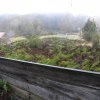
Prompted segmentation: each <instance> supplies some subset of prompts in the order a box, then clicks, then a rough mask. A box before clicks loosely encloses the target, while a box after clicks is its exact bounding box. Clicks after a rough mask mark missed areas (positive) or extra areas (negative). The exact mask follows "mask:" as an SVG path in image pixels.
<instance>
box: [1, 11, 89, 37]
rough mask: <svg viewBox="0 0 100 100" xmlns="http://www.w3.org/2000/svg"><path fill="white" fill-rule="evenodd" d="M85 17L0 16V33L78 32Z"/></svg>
mask: <svg viewBox="0 0 100 100" xmlns="http://www.w3.org/2000/svg"><path fill="white" fill-rule="evenodd" d="M87 18H88V17H87V16H82V15H79V16H73V15H72V14H69V13H67V14H49V15H44V14H40V15H39V14H38V15H36V14H31V15H2V16H0V31H1V32H2V31H3V32H7V33H9V32H13V33H14V34H15V35H21V36H22V35H27V34H29V35H32V34H65V33H72V32H74V33H75V32H79V31H80V30H81V28H82V27H83V26H84V24H85V22H86V21H87Z"/></svg>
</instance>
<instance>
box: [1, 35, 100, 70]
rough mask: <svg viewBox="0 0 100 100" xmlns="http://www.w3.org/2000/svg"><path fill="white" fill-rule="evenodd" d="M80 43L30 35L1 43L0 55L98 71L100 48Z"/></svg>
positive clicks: (99, 66) (99, 68)
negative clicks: (8, 42)
mask: <svg viewBox="0 0 100 100" xmlns="http://www.w3.org/2000/svg"><path fill="white" fill-rule="evenodd" d="M79 43H80V44H79ZM82 43H84V41H79V40H68V39H59V38H49V39H39V38H38V37H37V36H31V37H30V38H29V37H28V39H27V40H22V41H16V42H14V43H12V44H6V45H4V44H3V45H1V46H0V55H1V56H4V57H8V58H14V59H20V60H27V61H34V62H39V63H43V64H49V65H55V66H62V67H67V68H77V69H83V70H92V71H100V49H99V48H98V50H97V49H96V48H95V47H89V46H86V45H85V46H84V45H83V46H82V45H81V44H82ZM77 44H78V45H77Z"/></svg>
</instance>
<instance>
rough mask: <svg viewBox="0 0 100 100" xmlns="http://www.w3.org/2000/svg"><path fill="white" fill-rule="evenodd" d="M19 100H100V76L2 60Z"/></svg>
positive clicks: (3, 71)
mask: <svg viewBox="0 0 100 100" xmlns="http://www.w3.org/2000/svg"><path fill="white" fill-rule="evenodd" d="M0 77H1V78H2V79H4V80H6V81H7V82H8V83H9V84H10V85H11V86H12V88H13V91H14V93H15V94H16V96H17V98H18V100H100V73H99V72H89V71H81V70H76V69H68V68H63V67H57V66H49V65H44V64H38V63H33V62H27V61H21V60H14V59H7V58H2V57H1V58H0Z"/></svg>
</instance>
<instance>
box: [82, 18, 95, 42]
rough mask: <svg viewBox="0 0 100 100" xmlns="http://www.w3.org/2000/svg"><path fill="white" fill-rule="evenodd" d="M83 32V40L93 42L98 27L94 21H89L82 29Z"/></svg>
mask: <svg viewBox="0 0 100 100" xmlns="http://www.w3.org/2000/svg"><path fill="white" fill-rule="evenodd" d="M82 32H83V38H84V39H85V40H87V41H92V39H93V36H94V35H95V34H96V32H97V27H96V24H95V22H94V20H90V19H88V21H87V22H86V24H85V26H84V27H83V29H82Z"/></svg>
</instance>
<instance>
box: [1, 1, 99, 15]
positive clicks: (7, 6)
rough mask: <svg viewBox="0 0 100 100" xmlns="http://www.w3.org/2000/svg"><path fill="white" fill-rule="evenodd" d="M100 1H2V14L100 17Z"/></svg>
mask: <svg viewBox="0 0 100 100" xmlns="http://www.w3.org/2000/svg"><path fill="white" fill-rule="evenodd" d="M99 10H100V0H72V4H71V0H0V14H30V13H46V14H48V13H67V12H71V13H73V14H74V15H77V14H86V15H89V16H100V11H99Z"/></svg>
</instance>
